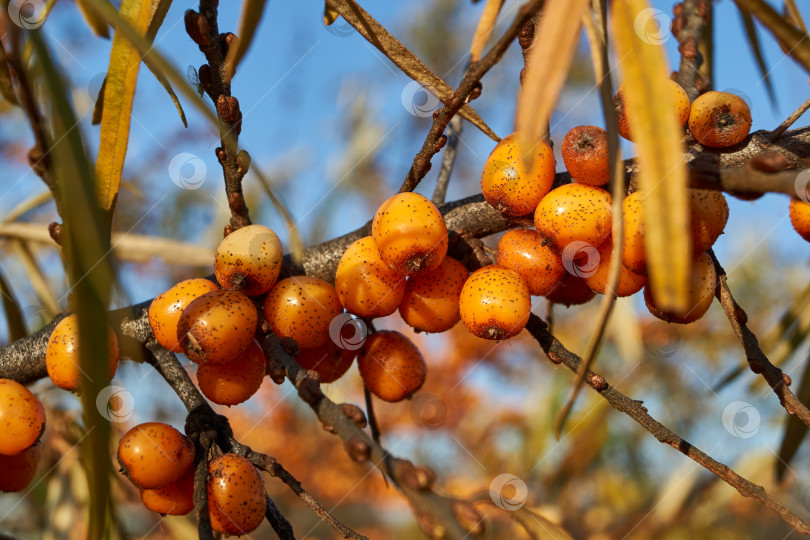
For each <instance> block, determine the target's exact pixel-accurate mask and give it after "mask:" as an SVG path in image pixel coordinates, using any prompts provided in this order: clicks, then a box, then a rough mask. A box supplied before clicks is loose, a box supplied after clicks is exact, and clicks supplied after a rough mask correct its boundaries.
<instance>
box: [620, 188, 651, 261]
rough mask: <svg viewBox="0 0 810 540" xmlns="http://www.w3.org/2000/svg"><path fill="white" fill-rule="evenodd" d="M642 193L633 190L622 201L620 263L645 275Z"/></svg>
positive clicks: (645, 254) (645, 257) (645, 253)
mask: <svg viewBox="0 0 810 540" xmlns="http://www.w3.org/2000/svg"><path fill="white" fill-rule="evenodd" d="M643 200H644V194H643V193H642V192H641V191H634V192H633V193H631V194H630V195H628V196H627V197H625V198H624V201H622V218H623V220H624V241H623V242H622V264H623V265H624V266H626V267H627V268H628V269H629V270H630V271H632V272H633V273H636V274H640V275H647V252H646V250H645V248H644V230H645V227H644V223H645V219H644V204H643Z"/></svg>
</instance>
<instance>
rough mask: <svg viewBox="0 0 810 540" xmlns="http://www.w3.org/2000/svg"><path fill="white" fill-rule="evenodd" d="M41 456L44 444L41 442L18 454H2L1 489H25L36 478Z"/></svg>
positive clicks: (0, 465) (16, 490)
mask: <svg viewBox="0 0 810 540" xmlns="http://www.w3.org/2000/svg"><path fill="white" fill-rule="evenodd" d="M41 456H42V444H41V443H39V442H36V443H34V445H33V446H31V447H29V448H26V449H25V450H23V451H22V452H20V453H18V454H13V455H10V456H7V455H5V454H0V491H5V492H7V493H11V492H18V491H22V490H24V489H25V488H26V487H27V486H28V484H30V483H31V480H33V479H34V475H36V473H37V465H38V464H39V459H40V457H41Z"/></svg>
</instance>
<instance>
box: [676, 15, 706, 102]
mask: <svg viewBox="0 0 810 540" xmlns="http://www.w3.org/2000/svg"><path fill="white" fill-rule="evenodd" d="M709 9H711V5H710V2H708V1H707V0H684V2H683V12H682V13H681V14H679V16H678V18H681V17H682V18H683V19H682V20H683V21H685V22H684V23H683V25H682V26H681V27H680V28H677V29H674V30H676V31H675V37H676V38H677V39H678V43H679V46H678V51H679V52H680V53H681V64H680V67H679V69H678V73H677V75H676V76H675V82H677V83H678V84H680V85H681V86H682V87H683V89H684V90H686V94H687V95H688V96H689V100H690V101H694V99H695V98H696V97H698V94H699V93H700V92H699V90H698V89H697V87H696V85H695V81H696V80H697V78H698V68H699V67H700V63H701V58H700V53H699V52H698V43H699V42H700V39H701V36H702V35H703V30H704V28H705V27H706V17H707V15H708V13H709Z"/></svg>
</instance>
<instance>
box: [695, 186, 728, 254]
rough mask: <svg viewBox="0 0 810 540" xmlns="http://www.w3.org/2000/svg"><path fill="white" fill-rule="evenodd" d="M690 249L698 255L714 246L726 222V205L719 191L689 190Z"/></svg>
mask: <svg viewBox="0 0 810 540" xmlns="http://www.w3.org/2000/svg"><path fill="white" fill-rule="evenodd" d="M689 213H690V220H691V224H692V247H693V248H694V252H695V254H700V253H703V252H704V251H706V250H707V249H709V248H710V247H712V246H713V245H714V243H715V242H716V241H717V239H718V238H720V235H721V234H723V229H725V227H726V222H727V221H728V203H727V202H726V198H725V196H723V194H722V193H720V192H719V191H709V190H703V189H690V190H689Z"/></svg>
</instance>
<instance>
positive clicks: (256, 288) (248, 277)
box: [214, 225, 284, 296]
mask: <svg viewBox="0 0 810 540" xmlns="http://www.w3.org/2000/svg"><path fill="white" fill-rule="evenodd" d="M283 257H284V253H283V252H282V249H281V241H280V240H279V239H278V236H277V235H276V233H275V232H273V230H272V229H269V228H267V227H265V226H264V225H248V226H247V227H242V228H241V229H237V230H235V231H234V232H232V233H231V234H229V235H228V236H226V237H225V239H224V240H222V242H220V244H219V247H217V254H216V258H215V259H214V273H215V274H216V276H217V281H219V284H220V285H222V287H223V288H226V289H237V290H240V291H242V292H244V293H245V294H246V295H248V296H258V295H260V294H264V293H266V292H267V291H269V290H270V287H272V286H273V284H274V283H275V282H276V280H277V279H278V274H279V272H281V262H282V260H283Z"/></svg>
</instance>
